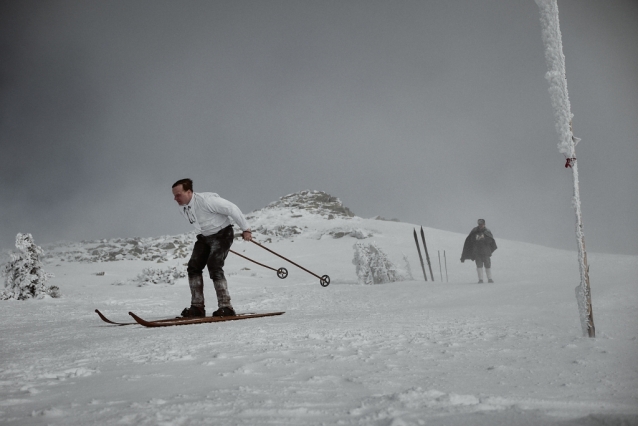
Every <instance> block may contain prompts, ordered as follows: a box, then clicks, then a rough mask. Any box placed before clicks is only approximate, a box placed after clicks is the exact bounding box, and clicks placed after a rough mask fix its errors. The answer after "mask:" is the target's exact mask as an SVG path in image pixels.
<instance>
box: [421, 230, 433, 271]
mask: <svg viewBox="0 0 638 426" xmlns="http://www.w3.org/2000/svg"><path fill="white" fill-rule="evenodd" d="M421 239H422V240H423V248H424V249H425V260H426V261H427V262H428V268H429V269H430V276H431V277H432V281H434V274H433V273H432V264H431V263H430V255H429V254H428V245H427V244H425V234H424V233H423V227H421ZM426 281H427V280H426Z"/></svg>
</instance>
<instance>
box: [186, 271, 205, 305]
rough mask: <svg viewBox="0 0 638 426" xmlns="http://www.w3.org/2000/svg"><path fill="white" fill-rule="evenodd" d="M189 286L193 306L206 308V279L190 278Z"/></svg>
mask: <svg viewBox="0 0 638 426" xmlns="http://www.w3.org/2000/svg"><path fill="white" fill-rule="evenodd" d="M188 285H189V286H190V288H191V305H192V306H196V307H198V308H202V309H203V308H204V278H203V277H202V276H201V275H196V276H194V277H188Z"/></svg>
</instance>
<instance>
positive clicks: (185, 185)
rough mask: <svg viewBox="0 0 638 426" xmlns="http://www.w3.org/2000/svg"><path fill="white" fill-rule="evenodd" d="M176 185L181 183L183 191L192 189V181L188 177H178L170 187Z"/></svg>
mask: <svg viewBox="0 0 638 426" xmlns="http://www.w3.org/2000/svg"><path fill="white" fill-rule="evenodd" d="M178 185H182V188H184V191H185V192H186V191H191V192H192V191H193V181H192V180H190V179H180V180H178V181H177V182H175V183H174V184H173V186H172V188H175V187H176V186H178Z"/></svg>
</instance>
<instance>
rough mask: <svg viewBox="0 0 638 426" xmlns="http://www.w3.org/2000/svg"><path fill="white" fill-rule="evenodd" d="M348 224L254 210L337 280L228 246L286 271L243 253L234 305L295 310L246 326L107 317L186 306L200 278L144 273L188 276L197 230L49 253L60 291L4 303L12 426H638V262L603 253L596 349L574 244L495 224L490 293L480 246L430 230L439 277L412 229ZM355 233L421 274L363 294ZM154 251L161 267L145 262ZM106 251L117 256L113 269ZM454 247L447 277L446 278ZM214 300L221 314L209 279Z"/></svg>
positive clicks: (3, 412) (3, 366) (273, 244)
mask: <svg viewBox="0 0 638 426" xmlns="http://www.w3.org/2000/svg"><path fill="white" fill-rule="evenodd" d="M306 207H307V206H306ZM348 213H349V212H345V213H344V212H342V211H339V212H337V214H335V215H333V216H331V217H332V218H331V219H328V217H329V216H330V214H329V212H326V211H320V210H314V211H313V210H312V209H308V208H299V206H295V205H294V203H293V204H290V203H288V204H286V203H283V204H282V203H279V204H278V205H273V206H271V208H266V209H263V210H261V211H258V212H255V213H253V214H251V215H250V222H251V224H252V225H253V228H254V229H259V233H256V234H255V237H256V239H258V240H259V241H267V242H266V245H267V247H269V248H271V249H273V250H275V251H277V252H279V253H281V254H283V255H286V256H289V257H290V258H291V259H293V260H294V261H295V262H297V263H299V264H301V265H303V266H304V267H306V268H308V269H310V270H311V271H314V272H316V273H317V274H318V275H323V274H328V275H330V277H331V279H332V283H331V284H330V286H328V287H325V288H324V287H321V286H320V285H319V280H318V279H317V278H315V277H313V276H311V275H309V274H307V273H306V272H304V271H302V270H300V269H297V268H296V267H294V266H293V265H290V264H287V263H285V262H284V261H283V260H281V259H279V258H278V257H276V256H273V255H272V254H270V253H268V252H266V251H265V250H263V249H261V248H259V247H258V246H256V245H254V244H251V243H245V242H239V241H236V242H235V244H234V245H233V247H232V249H233V250H235V251H238V252H240V253H242V254H244V255H246V256H249V257H252V258H254V259H255V260H258V261H260V262H262V263H265V264H267V265H271V266H273V267H275V268H279V267H282V266H283V267H286V268H287V269H288V270H289V272H290V274H289V276H288V278H286V279H285V280H281V279H279V278H277V276H276V274H275V273H274V272H273V271H270V270H268V269H264V268H261V267H259V266H257V265H255V264H252V263H249V262H248V261H246V260H244V259H242V258H240V257H238V256H235V255H233V254H230V255H229V257H228V260H227V264H226V268H225V269H226V273H227V278H228V281H229V287H230V291H231V296H232V298H233V303H234V306H235V308H236V310H237V311H241V312H268V311H280V310H282V311H286V313H285V314H284V315H282V316H278V317H268V318H261V319H251V320H245V321H236V322H226V323H211V324H202V325H189V326H179V327H166V328H157V329H148V328H144V327H142V326H138V325H130V326H125V327H118V326H110V325H108V324H106V323H104V322H102V321H101V320H100V319H99V317H98V316H97V315H96V314H95V313H94V310H95V309H96V308H97V309H99V310H100V311H101V312H102V313H104V314H105V315H106V316H107V317H109V318H111V319H113V320H116V321H117V320H121V321H130V320H131V318H130V317H129V316H128V315H127V312H129V311H133V312H135V313H137V314H139V315H140V316H142V317H143V318H151V319H153V318H160V317H170V316H174V315H176V314H178V313H179V312H181V310H182V309H183V308H184V307H186V306H187V305H188V304H189V301H190V293H189V289H188V284H187V281H186V278H179V279H177V280H176V281H175V283H174V284H147V285H143V286H138V283H139V281H137V282H136V281H135V280H134V279H135V277H136V276H137V275H138V274H140V273H141V272H142V270H143V269H146V268H155V269H166V268H168V267H171V266H177V267H178V268H185V267H184V264H185V263H186V261H187V258H184V257H180V256H183V255H184V254H183V252H184V248H183V247H182V245H180V244H189V239H191V238H192V236H191V235H186V236H178V237H161V238H157V239H138V240H135V241H134V240H132V239H128V240H124V239H123V240H118V241H109V242H106V241H102V242H93V243H82V244H81V243H75V244H65V245H60V246H57V247H49V248H45V250H46V251H47V252H48V253H49V256H48V257H47V259H46V271H47V272H52V273H54V274H55V278H53V279H52V280H51V281H50V282H49V284H53V285H57V286H58V287H60V290H61V292H62V298H60V299H50V298H49V299H44V300H31V301H26V302H18V301H2V302H0V322H1V324H2V333H1V334H0V423H1V424H7V425H26V424H28V425H40V424H42V425H44V424H48V425H87V424H100V425H122V424H123V425H126V424H131V425H200V424H202V425H203V424H223V425H306V424H309V425H319V424H325V425H333V424H341V425H464V424H468V425H469V424H472V425H515V426H516V425H559V424H560V425H603V424H604V425H621V424H622V425H636V424H638V315H637V314H636V312H637V309H636V306H638V280H637V279H636V277H637V276H638V257H636V256H620V255H607V254H597V253H589V263H590V265H591V282H592V300H593V307H594V319H595V325H596V330H597V337H596V338H595V339H590V338H586V337H582V332H581V327H580V323H579V318H578V311H577V306H576V299H575V295H574V288H575V287H576V285H577V284H578V283H579V275H578V264H577V255H576V252H575V251H574V252H571V251H562V250H556V249H550V248H546V247H541V246H537V245H531V244H526V243H521V242H515V241H507V240H502V239H499V236H498V228H497V224H488V226H489V225H493V227H492V230H493V231H494V234H495V237H496V241H497V243H498V245H499V249H498V250H497V251H496V252H495V253H494V256H493V258H492V259H493V272H494V279H495V283H494V284H477V283H476V281H477V280H476V270H475V267H474V265H473V263H472V262H466V263H463V264H461V263H460V261H459V257H460V252H461V248H462V245H463V241H464V238H465V235H461V234H456V233H451V232H446V231H440V230H436V229H430V228H424V230H425V235H426V238H427V243H428V249H429V253H430V258H431V260H432V269H433V271H434V275H435V281H434V282H432V281H428V282H424V281H423V277H422V272H421V267H420V264H419V260H418V254H417V252H416V248H415V245H414V239H413V234H412V232H413V229H414V228H415V226H416V225H412V224H406V223H400V222H392V221H383V220H374V219H362V218H359V217H356V216H355V217H350V216H349V214H348ZM176 220H179V218H176ZM471 227H472V224H468V232H469V230H470V229H471ZM34 237H35V238H36V243H37V235H36V236H34ZM357 241H362V242H375V243H376V244H377V246H379V247H380V248H382V249H383V250H384V251H385V252H386V253H387V254H388V255H389V257H390V258H391V259H392V260H393V261H395V263H396V264H397V265H398V266H401V267H403V255H404V254H405V255H406V256H407V258H408V259H409V262H410V267H411V271H412V274H413V277H414V280H411V281H402V282H395V283H389V284H382V285H368V286H363V285H359V284H357V277H356V273H355V266H354V265H353V264H352V259H353V255H354V251H353V245H354V244H355V243H356V242H357ZM98 246H101V247H100V248H97V247H98ZM136 247H139V248H142V249H143V250H137V251H136V252H135V248H136ZM162 247H164V248H162ZM153 250H155V251H156V252H157V253H158V254H157V256H155V257H154V260H141V257H143V256H144V253H146V254H148V253H151V252H153ZM109 251H110V252H111V253H112V256H111V258H113V259H115V258H117V259H121V260H117V261H103V260H105V259H109V256H108V252H109ZM444 251H445V258H446V259H447V269H448V278H449V282H448V281H446V280H445V275H446V273H445V269H444V267H443V268H442V271H443V272H442V275H443V281H441V275H440V272H439V262H438V253H439V252H440V254H441V258H442V259H441V260H442V263H443V253H444ZM186 252H188V250H186ZM131 253H137V254H138V255H137V256H134V255H132V254H131ZM140 253H141V254H140ZM175 253H177V254H175ZM186 255H188V253H186ZM151 257H153V256H151ZM146 258H147V259H149V256H146ZM72 259H80V260H81V259H84V261H77V260H72ZM96 259H101V260H99V261H95V260H96ZM158 259H159V261H160V262H161V263H158V262H157V261H158ZM70 260H71V261H70ZM101 273H104V274H103V275H102V274H101ZM98 274H99V275H98ZM207 282H209V283H210V281H209V280H208V279H207ZM206 296H207V301H208V303H207V309H208V310H209V312H211V311H212V310H213V309H214V305H215V304H214V300H215V297H214V290H213V287H212V285H211V284H209V285H208V286H207V288H206Z"/></svg>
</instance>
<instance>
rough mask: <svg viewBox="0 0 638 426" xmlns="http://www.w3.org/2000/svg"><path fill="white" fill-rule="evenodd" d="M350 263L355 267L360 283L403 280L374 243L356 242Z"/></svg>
mask: <svg viewBox="0 0 638 426" xmlns="http://www.w3.org/2000/svg"><path fill="white" fill-rule="evenodd" d="M353 248H354V259H353V260H352V263H353V264H354V265H355V266H356V267H357V277H358V278H359V283H361V284H382V283H389V282H394V281H403V280H404V277H403V275H402V274H401V273H400V272H399V271H398V270H397V268H396V266H395V265H394V264H393V263H392V262H391V261H390V259H388V256H387V255H386V254H385V253H384V252H383V250H381V249H380V248H379V247H378V246H377V245H376V244H375V243H363V242H358V243H356V244H355V245H354V246H353Z"/></svg>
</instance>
